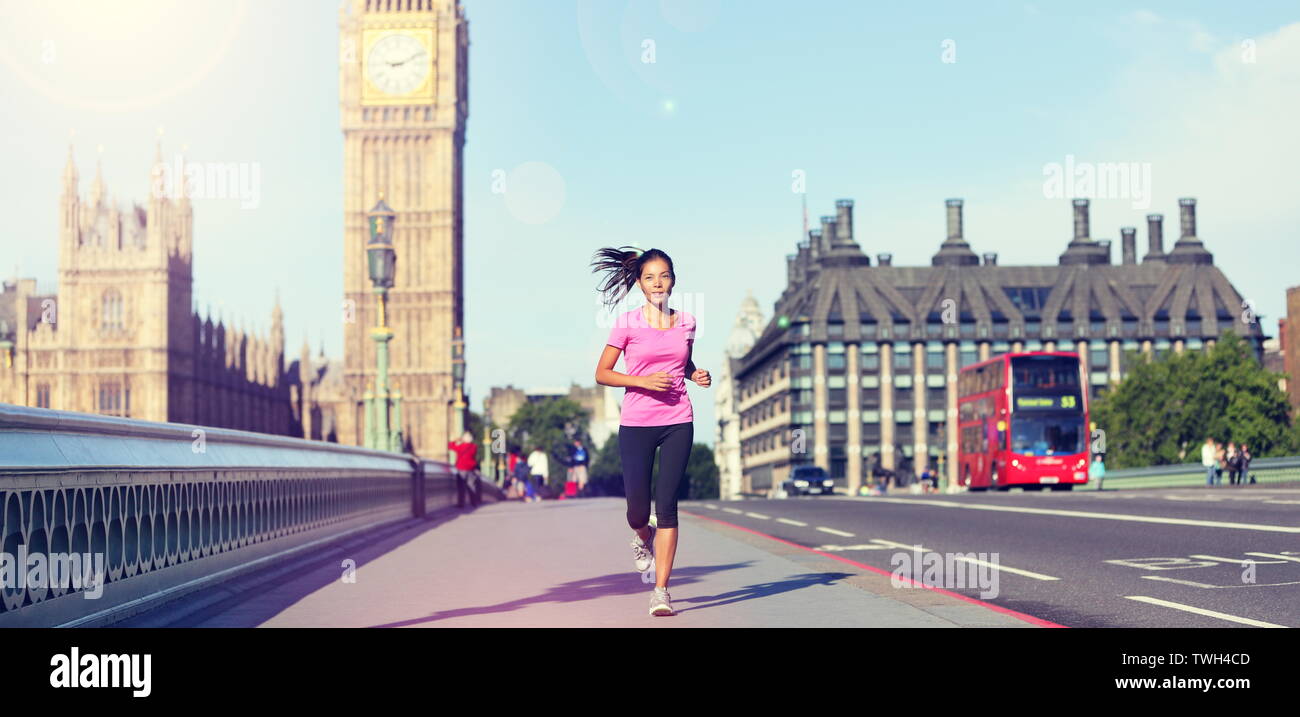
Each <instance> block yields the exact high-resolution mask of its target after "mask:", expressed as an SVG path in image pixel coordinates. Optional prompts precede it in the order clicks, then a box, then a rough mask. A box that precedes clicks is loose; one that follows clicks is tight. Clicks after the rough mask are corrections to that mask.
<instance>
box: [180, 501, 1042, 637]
mask: <svg viewBox="0 0 1300 717" xmlns="http://www.w3.org/2000/svg"><path fill="white" fill-rule="evenodd" d="M624 510H625V503H624V501H623V499H622V498H590V499H580V500H566V501H555V502H550V501H548V502H545V503H533V504H525V503H519V502H508V503H494V504H489V505H484V506H482V507H480V508H479V509H477V510H474V511H472V512H469V511H466V512H463V513H461V514H459V515H455V516H453V517H451V518H450V519H447V520H445V521H441V522H439V523H438V524H437V525H436V526H427V524H426V526H424V527H420V528H417V529H410V530H406V531H403V532H401V533H400V534H397V535H393V536H388V537H385V538H383V540H382V542H383V545H382V546H381V545H378V544H377V545H375V546H373V550H369V553H370V554H367V552H368V550H367V548H365V547H362V548H354V550H355V551H356V557H355V560H356V564H357V568H356V572H355V578H356V579H355V582H345V581H343V580H341V579H340V578H339V576H340V575H341V573H342V572H343V571H342V570H341V569H340V567H339V566H340V565H341V560H340V557H347V555H348V553H346V552H344V553H342V554H339V553H330V554H328V555H322V556H319V558H318V561H319V563H320V564H319V566H309V565H308V566H305V567H307V568H308V569H306V570H304V571H301V573H300V574H299V575H297V576H296V577H294V578H293V579H290V580H286V581H282V582H280V583H277V584H276V585H274V587H270V588H267V587H262V588H259V589H257V590H254V591H250V592H251V593H252V595H251V596H250V597H249V598H248V599H246V600H244V601H243V602H240V603H238V604H235V605H233V606H230V607H228V608H223V609H221V610H220V611H216V612H215V613H212V612H210V613H208V614H203V615H202V616H201V617H199V616H195V617H193V618H192V619H191V620H187V621H186V624H188V625H192V626H203V627H233V626H252V625H260V626H264V627H656V628H663V627H1033V626H1034V625H1032V624H1030V623H1029V622H1027V621H1025V620H1023V619H1020V618H1018V617H1015V616H1012V615H1009V614H1003V613H1001V612H998V611H995V610H993V609H990V608H989V607H986V606H983V605H979V604H973V603H970V602H966V601H964V600H961V599H958V598H956V597H952V596H950V595H945V594H942V593H939V592H935V591H932V590H926V589H922V588H913V589H905V588H895V587H892V586H891V585H890V579H889V576H888V575H882V574H880V573H877V572H872V571H868V570H864V569H862V568H858V567H855V566H854V565H852V564H849V563H846V562H841V561H839V560H835V559H833V558H828V557H825V556H823V555H819V554H817V553H814V552H811V551H809V550H807V549H805V548H800V547H797V546H794V545H790V544H787V543H784V542H781V541H778V540H775V539H772V538H768V537H764V536H762V535H757V534H754V533H751V532H746V531H745V530H743V529H739V528H735V527H730V526H729V525H727V524H724V523H722V522H720V521H717V520H715V519H713V518H712V517H710V516H706V515H704V514H705V513H712V511H706V510H705V509H703V508H700V507H699V506H692V505H691V504H690V503H683V504H682V506H681V507H680V508H679V511H680V512H679V516H680V522H681V538H680V542H679V544H678V550H677V558H676V561H675V565H674V570H673V575H672V579H671V581H670V583H669V587H668V589H669V592H670V593H671V595H672V602H673V607H674V608H676V610H677V614H676V615H675V616H671V617H651V616H649V615H647V614H646V612H647V609H648V607H649V598H650V591H651V588H652V587H653V585H650V584H645V583H643V582H642V580H641V575H640V573H637V572H635V571H634V570H633V567H632V550H631V548H630V547H629V545H628V541H629V540H631V537H632V531H631V530H630V529H629V528H628V527H627V523H626V519H625V517H624Z"/></svg>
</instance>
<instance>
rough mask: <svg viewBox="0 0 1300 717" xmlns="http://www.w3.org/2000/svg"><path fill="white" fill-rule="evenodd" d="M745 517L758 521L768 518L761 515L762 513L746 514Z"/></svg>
mask: <svg viewBox="0 0 1300 717" xmlns="http://www.w3.org/2000/svg"><path fill="white" fill-rule="evenodd" d="M745 515H748V516H749V517H751V518H758V519H759V520H768V516H766V515H763V514H762V513H746V514H745Z"/></svg>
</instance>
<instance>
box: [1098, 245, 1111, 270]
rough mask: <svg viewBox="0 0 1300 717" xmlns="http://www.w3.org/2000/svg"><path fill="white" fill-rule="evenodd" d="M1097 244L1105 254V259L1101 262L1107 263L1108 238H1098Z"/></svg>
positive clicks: (1108, 261)
mask: <svg viewBox="0 0 1300 717" xmlns="http://www.w3.org/2000/svg"><path fill="white" fill-rule="evenodd" d="M1097 246H1099V247H1101V250H1102V252H1103V253H1104V254H1105V256H1106V261H1105V262H1103V263H1105V264H1109V263H1110V240H1109V239H1098V240H1097Z"/></svg>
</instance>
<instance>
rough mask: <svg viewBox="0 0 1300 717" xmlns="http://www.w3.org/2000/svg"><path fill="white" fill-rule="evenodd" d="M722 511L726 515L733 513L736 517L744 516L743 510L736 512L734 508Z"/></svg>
mask: <svg viewBox="0 0 1300 717" xmlns="http://www.w3.org/2000/svg"><path fill="white" fill-rule="evenodd" d="M723 510H725V511H727V512H728V513H735V514H736V515H744V514H745V511H743V510H736V509H735V508H723Z"/></svg>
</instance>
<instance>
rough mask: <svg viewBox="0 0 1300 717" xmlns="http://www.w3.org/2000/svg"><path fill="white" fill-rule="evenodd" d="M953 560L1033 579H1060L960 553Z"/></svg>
mask: <svg viewBox="0 0 1300 717" xmlns="http://www.w3.org/2000/svg"><path fill="white" fill-rule="evenodd" d="M954 560H961V561H963V562H967V563H975V564H976V565H983V566H985V567H988V568H993V569H995V570H997V571H999V572H1004V573H1011V574H1013V575H1023V576H1025V577H1027V578H1033V579H1035V580H1060V578H1054V577H1052V576H1051V575H1043V574H1042V573H1031V572H1029V571H1028V570H1021V569H1020V568H1009V567H1007V566H1005V565H1001V564H999V563H990V562H987V561H984V560H976V559H975V558H968V557H965V556H960V555H959V556H956V557H955V558H954Z"/></svg>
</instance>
